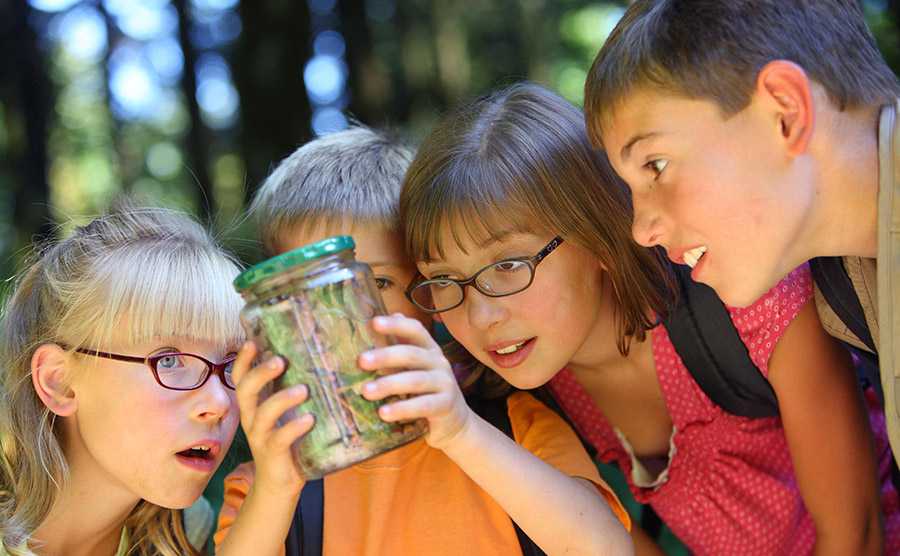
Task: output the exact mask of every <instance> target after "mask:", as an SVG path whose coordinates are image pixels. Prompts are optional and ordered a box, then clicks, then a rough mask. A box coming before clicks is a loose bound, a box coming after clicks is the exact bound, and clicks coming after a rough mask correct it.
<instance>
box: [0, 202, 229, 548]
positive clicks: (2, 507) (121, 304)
mask: <svg viewBox="0 0 900 556" xmlns="http://www.w3.org/2000/svg"><path fill="white" fill-rule="evenodd" d="M239 270H240V268H239V265H238V264H237V263H236V261H235V260H233V259H232V258H231V257H229V256H228V255H227V254H225V252H224V251H223V250H222V249H221V248H220V247H219V246H218V244H217V243H216V241H215V240H214V239H213V238H212V237H211V236H210V234H209V233H208V232H207V231H206V230H204V229H203V227H202V226H200V225H199V224H198V223H196V222H195V221H193V220H192V219H190V218H189V217H187V216H186V215H184V214H181V213H177V212H174V211H169V210H165V209H157V208H137V207H135V206H134V205H133V204H131V203H130V202H128V201H123V202H120V203H117V205H116V206H114V207H113V209H111V211H110V212H109V213H108V214H107V215H105V216H103V217H100V218H97V219H95V220H93V221H92V222H91V223H90V224H88V225H87V226H83V227H80V228H77V229H76V230H75V231H74V233H73V234H72V235H71V237H69V238H67V239H65V240H63V241H60V242H58V243H56V244H53V245H50V246H47V247H45V248H44V249H43V250H42V252H40V253H38V254H36V255H35V260H34V262H33V263H32V264H31V265H30V267H29V268H28V269H27V270H26V271H25V272H24V273H23V274H22V275H21V276H20V277H19V279H18V280H17V282H16V285H15V288H14V291H13V292H12V294H11V296H10V298H9V299H8V301H7V303H6V305H5V307H4V309H3V313H2V318H0V543H3V545H5V547H6V550H7V551H8V552H9V553H10V554H12V555H15V556H19V555H31V554H32V553H31V551H30V550H29V549H27V548H25V550H24V551H22V550H19V548H20V546H21V545H22V544H23V543H24V542H25V541H27V540H28V539H29V537H30V535H31V534H32V533H33V532H34V531H35V529H36V528H37V527H38V526H39V525H40V524H41V523H42V522H43V520H44V519H46V517H47V515H48V513H49V511H50V509H51V507H52V505H53V503H54V501H55V499H56V496H57V494H58V492H59V490H60V488H61V486H62V485H63V484H64V483H65V481H66V478H67V473H68V467H67V463H66V459H65V454H64V453H63V451H62V449H61V446H60V442H59V439H58V433H59V431H58V430H57V429H58V427H57V426H56V425H55V421H54V416H53V414H52V413H51V412H50V411H49V410H48V409H47V407H46V406H44V404H43V403H42V402H41V400H40V399H39V398H38V396H37V394H36V393H35V391H34V388H33V387H32V385H31V380H30V375H31V357H32V355H33V353H34V351H35V349H36V348H37V347H39V346H40V345H42V344H46V343H57V344H60V345H64V346H66V347H67V349H70V350H74V349H77V348H94V349H99V348H101V347H102V346H103V345H105V344H106V343H107V342H109V341H110V340H112V339H113V338H116V339H117V340H120V341H123V342H128V343H137V342H141V341H144V340H149V339H152V338H156V337H164V336H175V337H185V338H195V339H204V340H211V339H214V340H215V341H216V342H220V343H221V345H222V346H223V347H224V346H227V345H231V344H233V343H234V342H237V341H240V340H241V338H242V337H243V334H242V332H241V329H240V323H239V311H240V308H241V306H242V303H241V300H240V297H239V296H238V295H237V294H236V293H235V291H234V290H233V288H232V287H231V284H230V281H231V279H233V278H234V277H235V276H236V275H237V274H238V272H239ZM125 526H126V527H127V529H128V533H129V537H130V539H131V547H132V548H131V551H130V552H129V553H130V554H138V555H148V556H149V555H162V556H181V555H184V554H195V551H194V550H193V549H192V548H191V547H190V544H189V543H188V541H187V538H186V536H185V533H184V530H183V527H182V525H181V512H180V511H179V510H172V509H166V508H162V507H159V506H156V505H154V504H151V503H148V502H146V501H141V502H140V503H139V504H138V506H137V507H136V508H135V509H134V511H132V513H131V515H130V516H129V517H128V519H127V521H126V524H125Z"/></svg>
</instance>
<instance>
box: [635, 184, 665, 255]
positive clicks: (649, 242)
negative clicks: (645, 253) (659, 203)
mask: <svg viewBox="0 0 900 556" xmlns="http://www.w3.org/2000/svg"><path fill="white" fill-rule="evenodd" d="M644 197H645V196H643V195H634V196H633V197H632V203H633V205H634V222H633V223H632V224H631V235H632V236H634V240H635V241H636V242H638V244H640V245H643V246H644V247H653V246H655V245H659V244H660V243H661V242H662V219H661V218H660V213H659V211H658V210H657V209H656V208H655V207H654V205H653V203H651V202H650V201H649V200H647V199H646V198H644Z"/></svg>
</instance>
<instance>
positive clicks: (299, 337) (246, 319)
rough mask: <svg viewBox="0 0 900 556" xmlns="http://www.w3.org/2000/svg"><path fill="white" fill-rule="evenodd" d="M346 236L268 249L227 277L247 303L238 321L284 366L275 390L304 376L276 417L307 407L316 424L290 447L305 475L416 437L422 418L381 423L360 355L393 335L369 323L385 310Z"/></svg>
mask: <svg viewBox="0 0 900 556" xmlns="http://www.w3.org/2000/svg"><path fill="white" fill-rule="evenodd" d="M354 248H355V244H354V242H353V239H352V238H351V237H349V236H337V237H332V238H328V239H325V240H322V241H320V242H317V243H313V244H310V245H306V246H303V247H300V248H299V249H295V250H293V251H289V252H287V253H284V254H282V255H279V256H277V257H273V258H271V259H268V260H266V261H263V262H261V263H259V264H258V265H256V266H254V267H252V268H250V269H248V270H246V271H245V272H243V273H242V274H240V275H239V276H238V277H237V278H236V279H235V281H234V286H235V288H236V289H237V290H238V292H240V293H241V295H242V296H243V297H244V301H245V302H246V306H245V307H244V309H243V310H242V312H241V322H242V324H243V326H244V329H245V330H246V332H247V335H248V337H249V338H250V339H251V340H253V341H254V342H255V343H256V345H257V348H258V349H259V352H260V353H261V354H262V357H264V358H265V357H269V356H272V355H279V356H281V357H282V358H283V359H284V360H285V362H286V364H287V368H286V370H285V372H284V373H283V374H282V375H281V376H280V377H279V378H278V379H276V380H275V381H273V388H274V390H271V391H272V392H274V391H278V390H281V389H284V388H289V387H291V386H294V385H296V384H305V385H306V386H307V388H308V389H309V398H308V399H307V400H306V401H305V402H303V403H302V404H300V405H299V406H298V407H297V408H296V409H294V410H291V411H288V412H286V413H285V414H284V415H283V416H282V417H281V419H280V420H279V423H280V424H282V425H283V424H284V423H285V422H287V421H288V420H291V419H296V418H298V417H299V416H300V415H302V414H304V413H306V412H310V413H313V414H314V415H315V417H316V422H315V425H314V426H313V428H312V430H310V431H309V432H308V433H307V434H306V435H305V436H304V437H303V438H301V439H300V440H298V441H297V442H296V443H295V444H294V446H293V451H294V457H295V458H296V460H297V462H298V464H299V466H300V469H301V470H302V472H303V474H304V476H305V477H306V478H307V479H315V478H319V477H321V476H322V475H325V474H327V473H331V472H332V471H337V470H338V469H343V468H345V467H348V466H350V465H353V464H354V463H357V462H360V461H362V460H365V459H368V458H371V457H373V456H376V455H378V454H380V453H383V452H386V451H388V450H391V449H393V448H396V447H398V446H401V445H403V444H406V443H408V442H410V441H412V440H414V439H416V438H418V437H420V436H421V435H422V434H423V433H424V432H425V430H426V421H425V420H418V421H414V422H406V423H388V422H385V421H383V420H382V419H381V418H380V417H379V416H378V408H379V407H381V405H383V404H385V403H388V402H390V401H392V400H391V399H386V400H382V401H369V400H367V399H365V398H363V397H362V392H361V388H362V385H363V384H364V383H365V382H367V381H369V380H371V379H372V378H373V374H372V372H371V371H364V370H362V369H360V368H359V366H358V365H357V360H358V358H359V355H360V354H361V353H362V352H364V351H367V350H369V349H372V348H375V347H381V346H386V345H389V344H390V343H393V342H392V341H391V340H390V339H389V338H386V337H384V336H382V335H380V334H377V333H375V332H374V331H373V330H372V327H371V325H370V322H369V321H371V319H372V318H373V317H375V316H376V315H383V314H385V309H384V304H383V302H382V300H381V295H380V293H379V292H378V288H377V287H376V285H375V279H374V277H373V275H372V270H371V269H370V268H369V265H367V264H364V263H360V262H358V261H356V259H355V258H354V253H353V249H354Z"/></svg>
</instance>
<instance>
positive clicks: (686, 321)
mask: <svg viewBox="0 0 900 556" xmlns="http://www.w3.org/2000/svg"><path fill="white" fill-rule="evenodd" d="M674 272H675V276H676V278H677V282H678V285H679V289H680V292H679V294H680V295H679V300H678V304H677V305H676V306H675V309H674V310H673V311H672V312H671V314H670V315H669V316H668V318H666V319H665V320H664V321H663V324H664V325H665V327H666V330H667V331H668V332H669V338H671V340H672V344H673V345H674V346H675V351H677V352H678V355H679V356H681V360H682V361H683V362H684V364H685V366H686V367H687V368H688V370H689V371H690V373H691V375H692V376H693V377H694V380H695V381H696V382H697V384H698V385H700V388H702V389H703V391H704V392H705V393H706V395H707V396H709V398H710V399H711V400H712V401H713V402H714V403H715V404H716V405H718V406H719V407H721V408H722V409H724V410H725V411H727V412H729V413H731V414H733V415H739V416H742V417H750V418H761V417H774V416H777V415H778V414H779V412H778V399H777V398H776V396H775V390H773V389H772V385H771V384H769V381H768V380H766V377H764V376H763V375H762V373H761V372H760V371H759V369H758V368H757V367H756V365H754V364H753V360H752V359H750V353H749V352H748V351H747V346H745V345H744V342H743V341H742V340H741V337H740V336H739V335H738V332H737V329H736V328H735V327H734V323H733V322H732V320H731V315H730V314H729V313H728V309H727V308H726V307H725V305H724V304H723V303H722V301H721V300H720V299H719V297H718V296H717V295H716V292H715V291H713V289H712V288H710V287H709V286H706V285H704V284H699V283H697V282H694V281H693V280H692V279H691V277H690V268H688V267H686V266H675V267H674Z"/></svg>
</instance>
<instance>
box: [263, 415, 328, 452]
mask: <svg viewBox="0 0 900 556" xmlns="http://www.w3.org/2000/svg"><path fill="white" fill-rule="evenodd" d="M315 424H316V418H315V415H313V414H312V413H304V414H303V415H301V416H299V417H297V418H296V419H291V420H290V421H288V422H287V423H285V424H284V425H283V426H281V427H279V428H278V429H276V430H275V432H274V433H273V434H272V437H271V438H270V439H269V447H270V448H271V449H272V450H273V451H276V452H283V451H286V450H287V449H289V448H290V447H291V445H292V444H293V443H294V442H296V441H297V439H299V438H302V437H303V436H304V435H305V434H306V433H308V432H309V431H310V430H312V428H313V425H315Z"/></svg>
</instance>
